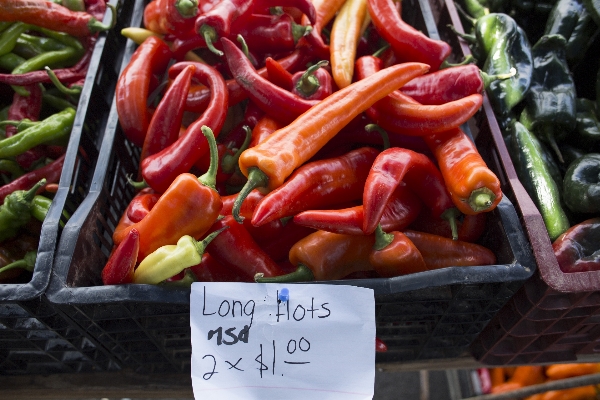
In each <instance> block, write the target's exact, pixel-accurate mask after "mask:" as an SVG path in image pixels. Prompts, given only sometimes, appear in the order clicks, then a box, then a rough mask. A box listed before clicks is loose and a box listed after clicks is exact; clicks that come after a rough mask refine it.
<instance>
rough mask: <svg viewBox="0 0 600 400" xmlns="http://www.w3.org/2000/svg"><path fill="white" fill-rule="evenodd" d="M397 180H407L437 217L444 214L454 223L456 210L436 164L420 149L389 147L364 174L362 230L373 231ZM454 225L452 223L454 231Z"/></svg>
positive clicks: (397, 182) (396, 185)
mask: <svg viewBox="0 0 600 400" xmlns="http://www.w3.org/2000/svg"><path fill="white" fill-rule="evenodd" d="M400 182H406V184H407V186H408V187H409V188H410V189H411V190H412V191H413V192H414V193H415V194H416V195H417V196H419V198H420V199H421V200H422V201H423V203H424V204H425V205H426V206H427V207H429V208H430V209H431V210H432V212H433V214H434V215H435V216H436V217H438V216H443V217H444V218H446V219H447V220H448V221H449V222H450V224H454V223H455V220H456V215H457V210H456V208H455V206H454V203H453V202H452V199H451V198H450V194H449V193H448V189H446V184H445V183H444V179H443V178H442V174H441V173H440V171H439V170H438V169H437V167H436V166H435V164H434V163H433V162H432V161H431V160H430V159H429V158H428V157H427V156H425V155H423V154H421V153H416V152H414V151H412V150H408V149H402V148H399V147H392V148H389V149H387V150H384V151H382V152H381V153H380V154H379V155H378V156H377V158H376V159H375V161H374V162H373V165H372V167H371V171H370V172H369V176H368V177H367V181H366V183H365V187H364V194H363V206H364V221H363V232H365V233H366V234H369V233H372V232H374V231H375V228H376V227H377V224H379V221H380V220H381V216H382V215H383V211H384V210H385V206H386V204H387V203H388V201H389V199H390V197H391V196H392V194H393V193H394V190H396V188H397V187H398V185H399V184H400ZM455 229H456V228H455V227H453V232H455Z"/></svg>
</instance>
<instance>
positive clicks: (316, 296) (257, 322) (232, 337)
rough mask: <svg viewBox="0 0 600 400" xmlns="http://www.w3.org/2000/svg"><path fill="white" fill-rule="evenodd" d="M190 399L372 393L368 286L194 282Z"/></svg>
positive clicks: (372, 319)
mask: <svg viewBox="0 0 600 400" xmlns="http://www.w3.org/2000/svg"><path fill="white" fill-rule="evenodd" d="M190 306H191V307H190V308H191V316H190V324H191V330H192V384H193V389H194V396H195V398H196V399H202V400H210V399H218V400H228V399H244V400H248V399H261V400H264V399H282V400H283V399H285V400H293V399H307V398H310V399H315V400H317V399H340V400H341V399H344V400H348V399H357V400H358V399H372V397H373V388H374V382H375V299H374V295H373V291H372V290H371V289H365V288H358V287H354V286H341V285H320V284H295V285H294V284H285V285H284V284H258V283H216V282H215V283H203V282H197V283H193V284H192V291H191V295H190Z"/></svg>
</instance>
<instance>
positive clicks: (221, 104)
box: [141, 62, 228, 193]
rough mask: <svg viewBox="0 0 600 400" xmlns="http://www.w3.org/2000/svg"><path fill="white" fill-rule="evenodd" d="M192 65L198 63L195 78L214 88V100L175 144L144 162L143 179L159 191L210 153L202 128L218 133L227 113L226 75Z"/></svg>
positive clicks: (203, 65) (142, 167)
mask: <svg viewBox="0 0 600 400" xmlns="http://www.w3.org/2000/svg"><path fill="white" fill-rule="evenodd" d="M186 63H191V62H186ZM186 63H183V64H186ZM178 64H182V63H178ZM193 64H194V65H195V66H196V70H195V72H194V78H195V79H197V80H199V81H200V82H202V83H203V84H205V85H207V86H208V87H210V88H211V93H212V97H211V101H210V104H209V106H208V107H207V108H206V110H204V112H203V113H202V114H201V115H200V116H199V117H198V118H197V119H196V120H195V121H194V122H193V123H192V124H190V126H188V128H187V130H186V132H185V133H184V134H183V135H181V136H180V137H179V138H178V139H177V140H176V141H175V142H174V143H172V144H171V145H170V146H168V147H166V148H165V149H163V150H161V151H160V152H158V153H156V154H153V155H151V156H148V157H147V158H146V159H144V160H143V161H142V162H141V171H142V176H143V178H144V180H145V181H146V183H147V184H148V185H149V186H150V187H151V188H153V189H154V190H156V191H157V192H159V193H162V192H164V191H165V190H166V189H167V188H168V187H169V185H170V184H171V183H172V182H173V181H174V180H175V178H176V177H177V176H178V175H179V174H182V173H185V172H188V171H189V170H190V169H191V167H192V166H193V165H194V164H195V163H196V162H197V161H198V160H199V159H200V157H202V156H203V155H204V154H206V153H207V152H208V149H209V146H208V141H207V140H206V139H205V138H204V135H203V134H202V127H203V126H208V127H209V128H210V129H211V130H212V131H213V132H214V135H215V136H218V135H219V133H220V132H221V128H223V124H224V123H225V118H226V116H227V109H228V94H227V87H226V85H225V80H224V79H223V76H222V75H221V74H220V73H219V72H218V71H217V70H216V69H215V68H213V67H211V66H210V65H207V64H201V63H193ZM216 156H217V155H216V154H215V157H216Z"/></svg>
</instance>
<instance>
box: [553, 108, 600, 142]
mask: <svg viewBox="0 0 600 400" xmlns="http://www.w3.org/2000/svg"><path fill="white" fill-rule="evenodd" d="M576 109H577V114H576V118H577V124H576V125H575V132H574V134H573V140H572V141H571V142H573V143H574V144H576V145H578V146H579V147H581V148H587V149H595V148H596V146H598V145H600V120H598V111H597V107H596V102H595V101H593V100H590V99H586V98H578V99H577V101H576ZM561 152H563V149H562V147H561Z"/></svg>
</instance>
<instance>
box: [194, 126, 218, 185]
mask: <svg viewBox="0 0 600 400" xmlns="http://www.w3.org/2000/svg"><path fill="white" fill-rule="evenodd" d="M201 129H202V134H203V135H204V137H205V138H206V140H208V147H209V148H210V165H209V166H208V171H206V172H205V173H204V175H202V176H200V177H199V178H198V181H199V182H200V183H201V184H203V185H204V186H208V187H209V188H212V189H215V185H216V184H217V170H218V169H219V151H218V150H217V142H216V140H215V135H214V134H213V131H212V129H210V128H209V127H208V126H206V125H202V128H201Z"/></svg>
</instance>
